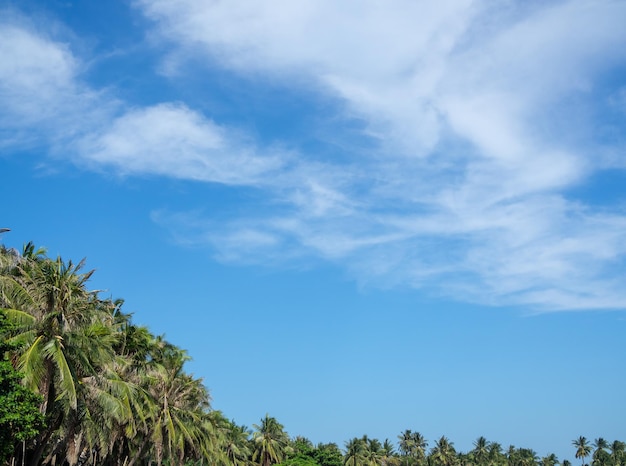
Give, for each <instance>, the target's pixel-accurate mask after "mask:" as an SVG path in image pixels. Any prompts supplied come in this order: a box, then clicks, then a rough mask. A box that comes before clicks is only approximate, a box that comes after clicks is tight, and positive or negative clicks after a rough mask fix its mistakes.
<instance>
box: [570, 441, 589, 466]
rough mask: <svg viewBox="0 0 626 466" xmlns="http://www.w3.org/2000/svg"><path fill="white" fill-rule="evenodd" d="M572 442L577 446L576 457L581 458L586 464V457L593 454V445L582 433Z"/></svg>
mask: <svg viewBox="0 0 626 466" xmlns="http://www.w3.org/2000/svg"><path fill="white" fill-rule="evenodd" d="M572 444H573V445H574V446H575V447H576V455H575V456H576V458H580V459H581V460H582V464H583V466H584V465H585V458H586V457H587V456H589V455H590V454H591V446H590V445H589V443H587V439H586V438H585V437H583V436H582V435H581V436H580V437H578V438H577V439H576V440H574V441H572Z"/></svg>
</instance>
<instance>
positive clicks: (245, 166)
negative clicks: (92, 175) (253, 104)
mask: <svg viewBox="0 0 626 466" xmlns="http://www.w3.org/2000/svg"><path fill="white" fill-rule="evenodd" d="M242 139H243V138H242V137H240V136H238V135H236V134H234V133H233V132H232V131H231V132H229V131H228V130H226V129H225V128H223V127H220V126H218V125H216V124H215V123H214V122H212V121H211V120H208V119H206V118H204V117H203V116H202V115H200V114H199V113H197V112H194V111H192V110H190V109H189V108H187V107H186V106H184V105H182V104H161V105H156V106H153V107H147V108H141V109H132V110H129V111H127V112H126V113H125V114H123V115H122V116H120V117H119V118H116V119H115V120H114V121H113V122H112V123H111V124H110V125H109V126H107V127H105V128H104V131H102V132H101V133H99V134H91V135H89V136H88V137H86V138H84V139H83V140H82V141H81V142H80V155H81V157H82V158H85V159H87V160H89V161H91V162H92V163H94V162H95V163H96V164H98V165H105V166H107V165H110V166H114V167H116V168H117V169H118V170H119V171H120V172H121V173H123V174H144V173H147V174H155V175H162V176H171V177H174V178H183V179H190V180H199V181H208V182H217V183H224V184H244V185H255V184H259V183H261V182H262V179H263V178H262V177H264V176H270V175H271V174H272V172H274V171H276V170H278V169H279V168H281V166H282V164H283V162H282V160H281V157H280V155H279V154H278V153H277V154H276V155H267V156H260V155H259V154H258V153H257V151H256V149H255V148H254V147H252V146H251V145H246V144H245V143H243V142H242Z"/></svg>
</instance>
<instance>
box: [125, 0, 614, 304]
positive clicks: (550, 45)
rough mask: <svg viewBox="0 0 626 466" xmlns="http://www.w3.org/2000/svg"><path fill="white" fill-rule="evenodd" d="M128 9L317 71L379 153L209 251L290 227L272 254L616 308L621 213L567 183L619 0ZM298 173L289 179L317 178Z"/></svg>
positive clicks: (573, 177) (532, 299) (153, 2)
mask: <svg viewBox="0 0 626 466" xmlns="http://www.w3.org/2000/svg"><path fill="white" fill-rule="evenodd" d="M136 4H137V5H139V6H140V7H141V8H142V10H143V11H144V13H145V14H146V15H147V16H148V17H150V18H151V19H152V20H153V21H154V22H155V24H156V28H157V31H159V33H160V34H161V35H162V36H163V37H164V38H167V39H168V40H172V41H174V42H175V43H177V44H179V46H180V47H181V50H184V52H185V53H192V54H204V55H205V56H209V57H210V58H211V60H213V61H214V62H216V63H218V64H220V65H221V66H225V67H228V68H231V69H233V70H235V71H236V72H240V73H248V72H259V71H260V72H263V73H266V75H267V77H268V79H274V80H278V81H280V82H282V84H283V85H296V86H297V85H302V84H303V83H305V84H306V85H307V86H311V83H313V84H314V85H315V86H317V89H325V92H328V93H330V94H331V95H334V96H335V97H338V98H340V99H343V101H344V102H345V103H346V110H347V111H348V114H349V115H356V116H358V117H359V118H362V119H364V120H365V122H366V123H367V125H368V135H369V136H373V137H374V138H378V139H379V143H380V144H379V153H378V156H377V158H375V159H371V158H361V159H359V160H358V161H357V162H355V164H354V165H351V166H345V165H339V164H338V165H337V167H336V168H337V169H338V170H343V171H344V172H345V173H349V174H350V176H349V177H347V179H345V178H344V179H342V180H341V181H338V180H336V179H335V180H333V181H329V178H328V177H327V176H328V172H329V171H330V170H322V171H321V172H320V173H317V174H315V179H316V181H315V182H312V183H311V184H310V185H309V186H310V189H308V190H304V191H303V190H296V189H288V190H287V192H286V193H283V195H287V196H288V198H289V199H290V200H291V202H292V207H293V210H292V211H291V212H288V213H287V214H283V215H280V216H271V217H270V218H256V219H255V218H251V219H249V221H248V222H244V221H242V219H238V220H237V221H236V222H234V223H233V224H232V225H230V227H229V226H226V227H224V226H222V227H221V229H222V231H221V233H222V237H227V238H229V240H227V241H224V242H222V243H220V241H219V235H217V237H214V238H213V239H212V242H213V243H214V244H216V245H217V246H216V247H218V248H220V247H221V248H226V249H228V248H230V247H234V248H236V244H237V243H236V241H235V242H234V243H233V242H231V240H232V238H236V235H237V232H238V231H240V229H243V231H246V232H247V234H249V232H250V231H251V230H250V229H251V228H252V229H253V230H254V231H257V232H258V233H259V234H271V235H272V237H273V238H282V240H281V241H279V242H278V243H277V244H280V246H279V247H277V250H276V251H275V252H276V254H277V255H280V254H281V252H282V251H284V249H285V244H291V245H292V247H295V248H296V249H297V248H302V251H308V252H309V253H313V254H319V255H321V256H322V257H326V258H327V259H330V260H335V261H337V262H340V263H345V264H348V267H351V268H352V270H353V271H354V273H355V274H356V275H357V276H358V277H360V278H361V279H363V280H370V281H371V280H372V278H373V277H374V278H375V280H377V281H381V280H382V281H386V282H390V283H411V284H413V285H415V286H433V287H434V288H435V289H438V290H444V292H448V293H450V294H453V295H457V296H464V297H466V298H468V297H469V298H470V299H476V300H479V301H488V302H494V303H509V304H511V303H513V304H530V305H532V306H536V307H540V308H551V309H560V308H585V307H589V308H594V307H620V306H624V305H625V304H626V293H624V292H623V291H621V290H622V288H623V287H620V286H616V285H615V284H613V283H611V281H610V277H612V272H614V270H612V267H616V264H617V265H619V263H620V261H622V260H623V258H624V254H625V253H626V251H625V250H624V248H623V247H622V244H624V240H625V239H626V237H625V235H624V233H623V231H624V230H623V223H624V221H625V217H624V212H623V211H621V210H613V211H607V212H604V213H601V214H600V213H594V211H593V209H592V208H590V207H587V206H585V205H582V204H580V203H577V202H573V201H568V200H566V199H565V198H564V197H563V196H562V195H559V192H560V191H561V190H563V189H566V188H568V187H571V186H573V185H576V184H580V183H582V182H584V180H585V179H586V177H587V176H589V175H590V174H591V173H593V171H594V170H595V169H596V167H598V168H600V165H599V163H600V162H599V160H596V159H595V158H594V155H595V153H596V152H597V151H598V147H597V146H595V145H594V141H593V136H594V134H593V129H592V128H591V129H590V128H588V127H586V125H588V124H589V123H593V122H592V121H590V119H589V118H590V117H588V115H590V113H589V108H588V105H589V102H590V101H593V92H594V90H595V89H594V86H596V78H597V77H598V76H601V75H602V73H603V72H604V71H606V70H610V69H612V67H614V66H620V65H621V66H623V65H624V63H625V61H626V49H625V48H624V47H623V44H624V43H626V30H625V29H624V28H623V22H624V19H626V4H624V3H623V2H614V1H594V2H590V1H586V0H581V1H576V0H573V1H563V2H558V3H550V4H540V3H535V4H521V3H517V2H501V3H487V2H481V1H469V0H468V1H464V2H438V3H437V5H436V6H435V4H433V3H431V2H413V1H400V0H398V1H391V2H384V3H383V2H378V1H367V2H359V4H358V5H355V4H352V3H349V4H345V3H337V2H332V1H315V2H312V1H301V2H292V1H284V2H279V3H278V4H277V3H276V2H274V3H272V4H271V5H269V4H264V3H262V2H246V1H231V2H195V1H182V2H178V3H177V4H176V5H175V6H174V5H172V4H171V3H169V2H166V1H162V0H139V1H138V2H136ZM294 76H295V77H297V79H296V80H295V81H294V80H293V77H294ZM293 82H295V83H296V84H292V83H293ZM572 101H573V102H574V104H572V103H571V102H572ZM577 101H581V102H583V103H582V104H581V105H579V106H577V105H576V104H575V102H577ZM613 101H614V102H616V101H619V99H613ZM564 104H565V105H564ZM572 112H579V114H577V115H575V114H573V113H572ZM581 141H582V142H583V143H584V144H581ZM416 157H417V158H416ZM614 165H616V164H615V163H614ZM305 167H306V163H304V164H303V165H302V167H300V168H301V170H300V171H298V170H296V172H293V173H292V175H295V176H296V178H298V179H309V178H308V176H309V175H310V171H309V170H308V169H307V168H305ZM329 183H330V185H329V186H327V184H329ZM316 186H319V187H318V188H316ZM326 203H329V205H331V206H333V207H334V208H332V209H329V208H327V207H326ZM392 212H393V213H392ZM211 228H212V229H213V231H215V225H213V224H212V225H211ZM294 245H295V246H294ZM221 250H222V251H223V249H221ZM266 254H267V249H265V250H264V255H266ZM248 257H249V256H248ZM290 257H292V255H291V254H290ZM446 290H447V291H446Z"/></svg>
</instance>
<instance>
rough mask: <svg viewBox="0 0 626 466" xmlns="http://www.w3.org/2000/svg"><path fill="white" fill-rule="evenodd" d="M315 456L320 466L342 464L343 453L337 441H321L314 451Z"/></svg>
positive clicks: (337, 465)
mask: <svg viewBox="0 0 626 466" xmlns="http://www.w3.org/2000/svg"><path fill="white" fill-rule="evenodd" d="M313 458H314V459H315V462H316V463H317V464H319V465H320V466H342V465H343V455H342V454H341V450H339V447H338V446H337V444H336V443H320V444H318V445H317V447H315V450H314V451H313Z"/></svg>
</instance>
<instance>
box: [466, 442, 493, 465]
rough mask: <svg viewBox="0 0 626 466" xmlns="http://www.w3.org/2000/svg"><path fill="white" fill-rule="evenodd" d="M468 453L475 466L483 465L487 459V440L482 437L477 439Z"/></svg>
mask: <svg viewBox="0 0 626 466" xmlns="http://www.w3.org/2000/svg"><path fill="white" fill-rule="evenodd" d="M470 453H471V455H472V457H473V459H474V462H475V463H476V464H477V465H479V466H483V465H485V464H486V463H487V459H488V458H489V442H488V441H487V439H486V438H485V437H483V436H480V437H478V438H477V439H476V441H475V442H474V449H473V450H472V451H471V452H470Z"/></svg>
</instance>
